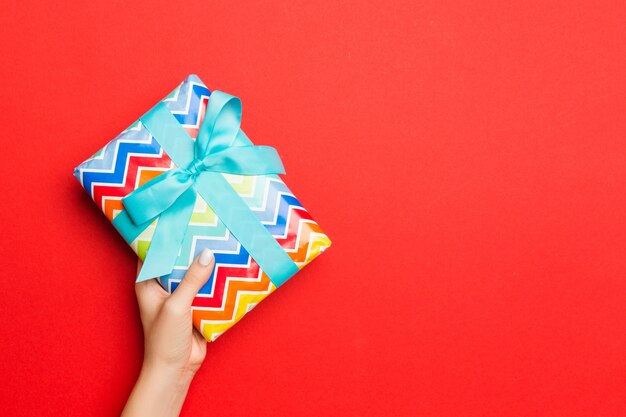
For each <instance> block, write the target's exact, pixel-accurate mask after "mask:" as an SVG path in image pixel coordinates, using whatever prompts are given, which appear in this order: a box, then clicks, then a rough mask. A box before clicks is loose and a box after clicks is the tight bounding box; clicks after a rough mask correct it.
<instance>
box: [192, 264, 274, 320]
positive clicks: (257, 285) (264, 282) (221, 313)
mask: <svg viewBox="0 0 626 417" xmlns="http://www.w3.org/2000/svg"><path fill="white" fill-rule="evenodd" d="M274 288H275V287H274V286H273V285H272V283H271V281H270V280H269V278H268V276H267V275H265V274H264V273H260V276H259V279H257V280H256V281H252V282H244V281H233V282H231V283H230V286H229V288H228V294H227V295H226V297H225V306H224V309H223V310H206V309H202V308H198V307H196V306H194V307H192V308H193V318H194V322H195V323H198V322H199V321H203V322H204V321H211V322H222V324H226V327H230V326H232V325H233V324H234V322H233V321H232V320H236V319H237V315H238V314H237V313H238V312H239V313H243V314H245V313H246V310H245V309H244V311H241V308H242V307H244V308H245V303H244V306H242V305H241V296H242V295H244V294H250V295H253V296H256V297H255V298H256V300H255V303H258V302H259V301H260V300H261V299H263V298H265V297H266V296H267V295H269V294H270V293H271V292H272V291H273V290H274ZM259 295H260V296H261V297H258V296H259ZM243 314H241V315H243ZM198 324H199V323H198Z"/></svg>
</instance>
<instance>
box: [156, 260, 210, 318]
mask: <svg viewBox="0 0 626 417" xmlns="http://www.w3.org/2000/svg"><path fill="white" fill-rule="evenodd" d="M214 266H215V257H214V256H213V252H211V250H210V249H204V250H203V251H202V252H201V253H200V255H199V256H198V257H197V258H196V259H195V260H194V261H193V263H192V264H191V266H190V267H189V269H188V270H187V273H186V274H185V277H184V278H183V280H182V281H181V282H180V284H179V285H178V287H177V288H176V290H175V291H174V292H173V293H172V295H171V296H170V299H169V301H168V303H172V304H174V305H177V306H179V307H180V308H183V307H184V308H188V307H191V303H192V302H193V299H194V298H195V296H196V294H198V291H200V288H202V287H203V286H204V284H206V283H207V281H208V280H209V277H210V276H211V272H212V271H213V267H214Z"/></svg>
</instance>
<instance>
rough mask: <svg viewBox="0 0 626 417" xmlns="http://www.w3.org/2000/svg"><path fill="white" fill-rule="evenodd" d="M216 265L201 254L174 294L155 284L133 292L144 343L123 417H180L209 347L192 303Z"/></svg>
mask: <svg viewBox="0 0 626 417" xmlns="http://www.w3.org/2000/svg"><path fill="white" fill-rule="evenodd" d="M214 265H215V258H214V256H213V253H212V252H211V251H210V250H209V249H204V250H203V251H202V253H200V255H199V256H198V257H197V258H196V259H195V260H194V262H193V263H192V264H191V266H190V267H189V270H188V271H187V273H186V274H185V277H184V278H183V280H182V281H181V283H180V284H179V285H178V287H177V288H176V290H175V291H174V292H173V293H172V294H168V293H167V291H165V290H164V289H163V288H162V287H161V286H160V285H159V283H158V282H157V281H156V280H155V279H150V280H147V281H143V282H140V283H138V284H137V285H136V286H135V290H136V293H137V301H138V303H139V313H140V315H141V323H142V325H143V333H144V339H145V348H144V360H143V366H142V369H141V373H140V375H139V379H138V380H137V383H136V385H135V388H134V389H133V392H132V393H131V395H130V398H129V399H128V402H127V403H126V407H125V408H124V411H123V412H122V416H123V417H131V416H155V417H156V416H178V414H179V413H180V409H181V408H182V405H183V402H184V400H185V396H186V395H187V390H188V389H189V385H190V383H191V380H192V379H193V376H194V375H195V373H196V371H197V370H198V369H199V368H200V365H201V364H202V361H203V360H204V357H205V355H206V344H207V342H206V340H205V339H204V337H202V335H201V334H200V333H198V331H197V330H195V329H194V328H193V325H192V321H191V303H192V301H193V299H194V297H195V296H196V294H197V293H198V291H200V289H201V288H202V286H204V284H206V282H207V281H208V279H209V277H210V276H211V272H212V271H213V267H214Z"/></svg>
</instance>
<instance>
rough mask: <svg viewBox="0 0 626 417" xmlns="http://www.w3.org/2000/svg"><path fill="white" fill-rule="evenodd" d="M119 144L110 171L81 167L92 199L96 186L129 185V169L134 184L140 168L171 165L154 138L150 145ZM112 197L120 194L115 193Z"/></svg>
mask: <svg viewBox="0 0 626 417" xmlns="http://www.w3.org/2000/svg"><path fill="white" fill-rule="evenodd" d="M117 144H118V145H119V146H116V147H115V150H114V153H116V155H115V157H114V158H115V159H114V165H113V167H112V168H111V169H110V170H103V169H92V168H90V167H85V168H82V167H79V173H80V175H81V177H82V178H81V179H82V184H83V186H84V187H85V189H86V190H87V192H89V194H90V195H91V196H92V198H94V192H95V190H94V186H95V185H99V184H120V185H121V184H127V183H128V181H127V180H126V178H125V177H126V175H127V168H128V170H131V172H128V174H129V176H132V178H133V180H132V181H133V182H134V179H135V176H136V171H137V169H138V167H140V166H145V167H162V168H168V167H169V166H170V165H171V161H170V159H169V157H167V155H165V154H164V153H163V152H161V147H160V146H159V144H158V142H157V141H156V140H154V139H153V138H152V140H151V141H150V143H128V142H121V141H119V142H117ZM133 185H134V184H133ZM112 195H120V194H118V193H114V194H112ZM124 195H125V194H122V195H121V196H124ZM94 200H95V201H96V202H98V201H99V199H96V198H94Z"/></svg>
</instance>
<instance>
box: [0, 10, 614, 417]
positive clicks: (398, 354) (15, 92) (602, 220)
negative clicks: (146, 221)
mask: <svg viewBox="0 0 626 417" xmlns="http://www.w3.org/2000/svg"><path fill="white" fill-rule="evenodd" d="M314 3H316V4H314ZM338 3H340V2H335V1H326V2H305V1H295V2H294V1H293V0H289V1H275V2H249V3H248V4H236V3H233V2H228V4H227V3H226V2H214V4H209V2H206V1H186V2H178V3H177V4H174V3H173V2H165V1H158V2H148V1H144V2H111V1H100V0H97V1H90V2H78V1H74V2H69V1H68V2H49V1H44V0H41V1H21V2H5V3H4V4H3V5H2V12H1V13H0V39H1V41H0V54H1V56H2V63H1V64H0V80H1V81H0V82H1V83H2V88H1V89H0V122H1V124H2V127H3V133H2V164H1V165H2V168H1V170H2V176H3V178H4V179H3V181H2V195H3V197H4V198H3V201H4V203H3V205H2V209H1V212H0V214H1V217H0V221H1V224H2V227H3V231H2V235H3V238H2V242H1V243H0V245H1V253H2V271H3V273H2V276H3V281H4V286H3V288H4V291H3V295H2V302H1V303H0V312H1V314H2V327H1V332H2V334H1V340H2V361H1V362H0V378H1V381H2V389H1V390H0V409H2V415H3V416H4V415H6V416H13V415H59V416H74V415H76V416H86V415H95V416H110V415H115V414H118V413H119V412H120V410H121V409H122V407H123V404H124V402H125V400H126V396H127V395H128V393H129V390H130V389H131V386H132V384H133V382H134V379H135V377H136V376H137V372H138V370H139V366H140V362H141V357H142V337H141V331H140V323H139V321H138V315H137V307H136V305H135V299H134V294H133V278H134V276H133V274H134V272H135V258H134V255H133V254H132V252H131V251H130V250H129V249H128V248H127V247H126V246H125V245H124V243H123V241H122V240H121V238H119V237H118V236H117V235H116V233H115V232H114V230H113V228H112V227H111V226H110V225H109V223H108V221H107V220H106V219H105V217H104V216H103V215H102V214H101V213H100V212H98V210H97V209H96V207H95V206H93V204H92V203H91V202H90V201H89V199H88V197H87V195H86V194H85V193H84V192H83V190H82V189H81V188H80V187H79V185H78V184H77V183H76V182H75V180H74V179H73V178H72V176H71V173H72V168H73V167H74V166H75V165H76V164H78V163H80V162H81V161H82V160H83V159H85V158H86V157H87V156H89V155H90V154H91V153H93V152H94V151H95V150H97V149H98V148H99V147H101V146H102V145H103V144H104V143H105V142H106V141H107V140H109V139H110V138H112V137H113V136H115V135H116V134H117V133H119V132H120V131H121V130H122V129H124V128H125V127H126V126H127V125H129V124H130V123H131V122H133V121H134V120H135V119H136V118H137V117H138V116H139V115H141V114H142V113H143V112H144V111H145V110H147V109H148V108H149V107H150V106H151V105H153V104H154V103H155V102H156V101H157V100H158V99H159V98H161V97H162V96H163V95H164V94H166V93H168V92H169V91H170V90H171V89H172V87H173V86H175V85H176V84H177V83H179V82H180V81H182V80H183V78H184V77H185V76H186V75H187V74H188V73H190V72H195V73H198V74H199V75H200V76H201V78H202V79H203V80H204V81H205V82H206V83H207V84H208V85H209V86H210V87H211V88H216V89H221V90H224V91H228V92H230V93H233V94H235V95H237V96H239V97H241V98H242V99H243V103H244V122H243V123H244V128H245V130H246V132H247V133H248V134H249V135H250V137H251V138H253V139H254V140H255V141H257V143H263V144H271V145H273V146H275V147H277V148H278V149H279V151H280V153H281V155H282V157H283V160H284V162H285V165H286V167H287V171H288V174H289V175H288V176H287V177H286V180H287V182H288V184H289V186H290V187H291V188H292V189H293V190H295V191H296V193H297V195H298V197H299V198H300V200H301V201H302V202H303V203H304V204H305V205H306V206H307V208H308V209H309V210H310V211H311V213H312V214H313V216H314V217H315V219H316V220H318V221H319V223H320V224H321V225H322V227H323V228H324V230H325V231H326V232H328V234H329V235H330V236H331V238H332V239H333V241H334V245H333V247H332V248H331V249H330V250H329V251H328V252H327V253H326V254H324V255H323V256H322V257H320V258H319V259H318V260H316V261H315V262H314V263H313V264H312V265H311V266H309V267H307V269H306V270H305V271H303V272H302V273H301V274H300V275H299V276H298V277H297V278H295V279H294V280H292V281H291V282H289V283H288V284H287V285H285V286H284V288H282V289H281V290H280V291H279V292H277V293H276V294H275V295H273V296H272V297H270V298H269V299H268V300H266V301H265V302H263V303H262V304H261V305H260V306H259V307H258V309H256V310H255V311H254V312H253V313H252V314H250V315H249V316H248V317H247V318H246V319H245V320H243V322H241V323H240V324H239V325H238V326H237V327H236V328H234V329H233V330H231V331H229V332H228V333H227V334H225V335H224V336H223V337H221V338H220V339H219V341H218V342H217V343H215V344H214V345H212V346H211V347H210V351H209V355H208V358H207V360H206V363H205V364H204V366H203V368H202V370H201V371H200V373H199V374H198V375H197V377H196V379H195V381H194V385H193V387H192V389H191V392H190V394H189V397H188V400H187V403H186V405H185V408H184V412H183V415H184V416H199V415H211V416H243V415H262V416H274V415H276V416H294V415H295V416H348V415H355V416H356V415H358V416H417V415H423V416H536V415H549V416H624V415H626V404H625V398H626V388H625V381H626V355H625V352H626V302H625V301H626V280H625V276H626V256H625V255H626V221H625V216H626V192H625V191H626V188H625V187H626V164H625V163H624V156H625V153H626V141H625V136H626V111H625V110H626V103H625V100H624V97H626V77H625V75H626V71H625V68H626V43H625V42H624V39H626V27H625V25H624V22H625V21H626V7H625V6H623V5H619V2H598V1H586V2H580V1H575V2H570V1H554V2H546V1H530V2H517V3H519V4H517V5H513V4H510V3H508V2H496V1H487V2H481V1H479V2H476V1H450V2H441V1H436V0H427V1H422V2H419V3H416V2H414V1H404V2H403V1H391V2H389V1H382V0H381V1H376V2H375V1H368V2H341V5H340V4H338ZM547 3H551V4H547ZM605 3H606V4H605ZM609 3H613V6H609Z"/></svg>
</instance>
